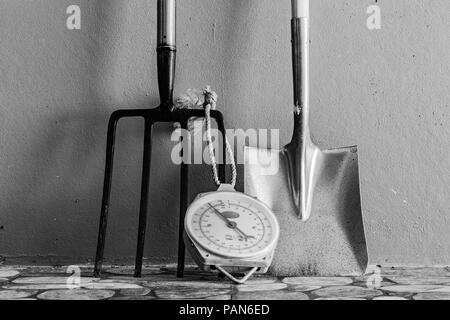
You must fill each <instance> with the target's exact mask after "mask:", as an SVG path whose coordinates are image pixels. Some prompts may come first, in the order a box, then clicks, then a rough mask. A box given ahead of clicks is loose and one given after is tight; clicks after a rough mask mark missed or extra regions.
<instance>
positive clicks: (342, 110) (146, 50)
mask: <svg viewBox="0 0 450 320" xmlns="http://www.w3.org/2000/svg"><path fill="white" fill-rule="evenodd" d="M178 2H179V4H178V57H179V58H178V65H177V84H176V89H177V93H181V92H183V91H185V90H186V89H187V88H190V87H202V86H203V85H205V84H210V85H212V87H213V88H214V89H215V90H216V91H217V92H218V94H219V95H220V109H221V110H222V111H224V112H225V113H226V118H227V123H226V124H227V127H230V128H267V127H268V128H281V129H282V134H281V138H282V139H283V142H284V141H288V138H289V137H290V130H291V125H292V123H291V122H292V121H291V114H290V111H291V100H292V98H291V96H292V94H291V92H292V89H291V88H292V85H291V63H290V57H291V54H290V42H289V41H290V35H289V32H290V25H289V18H290V1H288V0H284V1H272V0H240V1H238V0H226V1H224V0H208V1H205V0H181V1H178ZM373 3H374V1H368V0H364V1H361V0H345V1H344V0H320V1H312V4H311V6H312V8H311V12H312V15H313V18H312V22H311V28H312V29H311V37H312V45H311V55H312V58H311V71H312V79H311V81H312V84H311V85H312V119H311V125H312V131H313V136H314V139H315V140H316V141H317V143H318V144H319V145H320V146H321V147H323V148H328V147H338V146H346V145H353V144H357V145H359V152H360V154H359V156H360V165H361V180H362V196H363V209H364V215H365V221H366V224H367V225H366V228H367V237H368V244H369V252H370V258H371V261H372V262H380V263H392V264H396V263H401V264H449V263H450V214H449V212H450V199H449V196H448V192H449V185H450V164H449V161H448V159H449V158H450V143H449V141H450V140H449V137H450V125H449V116H450V111H449V110H450V109H449V101H450V93H449V90H448V87H449V85H450V55H449V51H450V38H449V36H448V35H449V33H448V32H449V30H450V19H449V16H448V14H449V12H450V2H449V1H447V0H382V1H378V4H379V5H380V6H381V8H382V17H383V21H382V29H381V30H377V31H369V30H368V29H367V27H366V18H367V15H366V13H365V12H366V9H367V7H368V6H369V5H371V4H373ZM71 4H77V5H80V7H81V9H82V29H81V30H79V31H69V30H67V29H66V28H65V21H66V17H67V15H66V13H65V11H66V8H67V6H69V5H71ZM155 5H156V1H154V0H133V1H125V0H97V1H94V0H90V1H89V0H70V1H67V0H35V1H25V0H2V1H1V2H0V39H1V46H0V73H1V77H0V82H1V84H0V226H1V227H0V255H5V256H21V255H24V256H38V255H41V256H47V255H56V256H58V257H72V258H81V257H83V258H85V257H92V256H93V255H94V252H95V244H96V233H97V227H98V215H99V209H100V201H101V188H102V179H103V166H104V157H105V156H104V147H105V140H106V125H107V120H108V117H109V115H110V113H111V112H112V111H113V110H115V109H118V108H146V107H149V106H155V105H156V104H157V103H158V102H159V99H158V95H157V83H156V64H155V59H156V57H155V46H156V43H155V39H156V14H155ZM170 132H171V126H168V125H161V126H159V127H158V128H157V129H156V130H155V138H156V142H155V143H156V145H155V148H154V156H153V165H154V167H153V168H154V170H153V171H152V178H153V182H154V184H153V186H152V189H151V194H152V195H151V209H152V213H151V217H150V219H149V230H148V231H149V233H148V238H147V239H148V241H147V244H148V245H147V248H146V256H147V257H151V258H153V259H154V260H153V261H157V260H162V259H164V258H167V259H169V260H170V259H171V258H173V257H174V256H175V255H176V238H177V210H178V179H179V174H178V169H177V167H175V166H173V165H171V164H170V151H171V146H172V145H171V144H170V143H169V135H170ZM142 133H143V123H142V121H140V120H124V121H123V122H121V123H120V126H119V130H118V136H119V137H120V138H119V140H118V147H117V151H118V152H117V161H116V171H115V174H114V177H115V184H114V186H113V191H112V199H113V201H112V204H111V205H112V209H111V222H110V231H111V233H110V234H109V238H108V240H109V242H108V244H107V252H106V253H107V255H108V256H109V257H116V258H117V257H129V256H132V255H134V252H135V240H136V232H135V230H136V226H137V211H138V206H137V203H138V199H139V188H140V183H139V177H140V168H141V162H142V160H141V151H142V147H141V146H142V139H141V137H142ZM196 172H197V173H198V170H197V171H196ZM208 174H209V172H207V173H204V174H203V175H202V176H200V177H199V179H200V182H198V181H197V182H196V183H195V185H196V186H197V188H196V189H198V190H200V189H202V190H207V189H208V188H210V184H208V180H207V179H208ZM194 175H196V173H194Z"/></svg>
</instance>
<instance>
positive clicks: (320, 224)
mask: <svg viewBox="0 0 450 320" xmlns="http://www.w3.org/2000/svg"><path fill="white" fill-rule="evenodd" d="M291 24H292V55H293V71H294V133H293V137H292V141H291V142H290V143H289V144H288V145H286V146H285V147H284V148H282V149H281V150H268V149H261V148H253V147H246V149H245V192H246V193H247V194H249V195H252V196H255V197H256V198H258V199H259V200H261V201H263V202H265V203H266V204H267V205H268V206H269V207H270V208H272V210H273V211H274V212H275V214H276V216H277V218H278V220H279V222H280V228H281V234H280V240H279V244H278V248H277V250H276V254H275V258H274V262H273V264H272V272H273V273H274V274H276V275H280V276H300V275H314V276H330V275H343V274H362V273H363V272H364V271H365V269H366V267H367V249H366V242H365V235H364V226H363V219H362V212H361V202H360V191H359V169H358V154H357V147H346V148H340V149H333V150H320V149H319V147H317V146H316V145H315V144H314V143H313V141H312V140H311V136H310V129H309V108H310V105H309V0H292V22H291Z"/></svg>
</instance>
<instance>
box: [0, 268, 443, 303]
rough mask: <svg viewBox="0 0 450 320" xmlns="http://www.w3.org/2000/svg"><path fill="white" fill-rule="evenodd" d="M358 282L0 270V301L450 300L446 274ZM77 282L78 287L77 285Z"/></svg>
mask: <svg viewBox="0 0 450 320" xmlns="http://www.w3.org/2000/svg"><path fill="white" fill-rule="evenodd" d="M375 270H376V271H375V273H373V274H371V275H366V276H361V277H354V276H348V277H332V278H314V277H297V278H272V277H270V276H259V277H253V278H251V279H250V280H249V281H248V282H247V283H246V284H245V285H234V284H232V283H230V282H229V281H228V280H226V279H219V278H218V277H217V275H213V274H210V273H205V272H201V271H199V270H197V269H196V268H194V267H189V268H187V272H186V277H185V278H184V279H177V278H175V276H174V274H175V266H146V267H144V271H143V277H142V278H141V279H135V278H133V277H131V275H132V273H133V269H132V268H131V267H124V266H116V267H109V268H105V272H104V273H103V275H102V278H101V279H96V278H92V267H90V266H81V267H80V271H81V273H80V276H81V277H80V278H77V277H74V276H70V277H69V275H70V274H71V273H72V272H69V273H68V272H67V271H68V269H67V267H36V266H0V300H5V299H21V300H24V299H26V300H36V299H43V300H80V299H83V300H101V299H109V300H153V299H177V300H185V299H207V300H230V299H232V300H313V299H321V300H411V299H413V300H450V269H449V268H388V269H375ZM77 279H79V281H77Z"/></svg>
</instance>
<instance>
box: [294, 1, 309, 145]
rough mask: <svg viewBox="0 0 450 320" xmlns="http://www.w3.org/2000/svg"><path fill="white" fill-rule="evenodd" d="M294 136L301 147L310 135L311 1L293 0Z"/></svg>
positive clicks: (295, 143) (295, 141)
mask: <svg viewBox="0 0 450 320" xmlns="http://www.w3.org/2000/svg"><path fill="white" fill-rule="evenodd" d="M291 26H292V67H293V77H294V135H293V139H292V143H293V144H294V145H297V146H300V145H301V144H302V143H303V142H304V140H305V138H308V135H309V126H308V119H309V0H292V22H291Z"/></svg>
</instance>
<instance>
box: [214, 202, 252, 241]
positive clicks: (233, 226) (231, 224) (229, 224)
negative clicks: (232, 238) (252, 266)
mask: <svg viewBox="0 0 450 320" xmlns="http://www.w3.org/2000/svg"><path fill="white" fill-rule="evenodd" d="M208 205H209V206H210V207H211V208H212V209H213V210H214V211H215V212H216V213H217V214H218V215H219V216H220V217H221V218H222V219H224V220H225V222H226V223H227V227H228V228H230V229H233V230H236V231H237V232H239V233H240V234H241V235H243V236H244V238H245V241H247V240H248V239H256V238H255V237H254V236H249V235H247V234H245V233H244V231H242V230H241V229H239V228H238V226H237V223H236V222H234V221H231V220H230V219H228V218H227V217H225V216H224V215H223V213H222V212H220V211H219V210H217V209H216V208H215V207H214V206H213V205H212V204H210V203H208Z"/></svg>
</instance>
